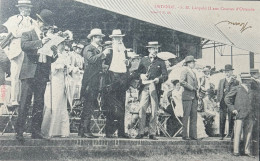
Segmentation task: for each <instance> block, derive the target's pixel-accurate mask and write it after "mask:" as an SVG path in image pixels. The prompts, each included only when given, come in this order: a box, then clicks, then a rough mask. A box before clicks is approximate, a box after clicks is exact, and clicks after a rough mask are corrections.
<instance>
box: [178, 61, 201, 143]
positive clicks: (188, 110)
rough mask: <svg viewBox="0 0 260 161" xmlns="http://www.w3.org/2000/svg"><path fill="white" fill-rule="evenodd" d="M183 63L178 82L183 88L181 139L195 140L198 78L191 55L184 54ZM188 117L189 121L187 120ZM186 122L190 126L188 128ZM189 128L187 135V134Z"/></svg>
mask: <svg viewBox="0 0 260 161" xmlns="http://www.w3.org/2000/svg"><path fill="white" fill-rule="evenodd" d="M184 65H185V66H187V68H185V69H184V70H183V71H182V72H181V77H180V83H181V85H182V86H183V88H184V91H183V93H182V104H183V119H182V122H183V131H182V139H183V140H190V139H192V140H197V108H198V95H197V92H198V80H197V76H196V74H195V72H194V71H193V69H194V67H195V60H194V57H193V56H186V57H185V62H184ZM189 118H190V121H188V120H189ZM188 122H190V126H189V128H190V129H188ZM188 130H189V136H190V137H189V136H188Z"/></svg>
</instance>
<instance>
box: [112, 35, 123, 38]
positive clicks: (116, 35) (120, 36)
mask: <svg viewBox="0 0 260 161" xmlns="http://www.w3.org/2000/svg"><path fill="white" fill-rule="evenodd" d="M123 36H125V35H109V37H110V38H112V37H123Z"/></svg>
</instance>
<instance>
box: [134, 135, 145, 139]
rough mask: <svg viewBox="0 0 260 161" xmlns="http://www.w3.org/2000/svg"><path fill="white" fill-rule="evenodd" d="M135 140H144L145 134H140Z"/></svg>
mask: <svg viewBox="0 0 260 161" xmlns="http://www.w3.org/2000/svg"><path fill="white" fill-rule="evenodd" d="M135 138H136V139H142V138H144V134H138V135H137V136H136V137H135Z"/></svg>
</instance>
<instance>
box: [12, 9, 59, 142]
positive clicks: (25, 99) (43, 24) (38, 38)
mask: <svg viewBox="0 0 260 161" xmlns="http://www.w3.org/2000/svg"><path fill="white" fill-rule="evenodd" d="M53 25H54V21H53V13H52V12H51V11H50V10H47V9H44V10H42V11H41V13H40V14H39V15H38V14H37V22H36V26H35V28H34V29H33V30H30V31H28V32H24V33H23V34H22V37H21V47H22V50H23V51H24V60H23V64H22V68H21V72H20V76H19V78H20V79H21V82H22V85H21V102H20V107H19V111H18V118H17V123H16V132H17V136H16V138H17V139H18V140H19V141H23V140H24V138H23V132H24V130H25V123H26V118H27V115H28V110H29V106H30V105H31V99H32V94H33V95H34V99H33V100H34V103H33V111H32V138H33V139H41V138H42V135H41V124H42V116H43V106H44V92H45V88H46V83H47V82H48V81H49V72H50V64H51V62H52V61H54V58H55V57H56V54H57V47H56V46H53V47H52V50H53V57H49V56H46V55H42V54H39V53H38V49H40V48H42V47H43V46H44V45H45V44H46V43H47V42H48V41H49V40H50V39H49V38H48V37H43V36H44V35H46V32H47V31H48V29H49V28H50V27H51V26H53Z"/></svg>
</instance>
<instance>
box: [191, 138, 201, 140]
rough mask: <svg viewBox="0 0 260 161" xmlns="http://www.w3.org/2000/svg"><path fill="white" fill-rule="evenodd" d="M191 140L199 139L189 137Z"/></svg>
mask: <svg viewBox="0 0 260 161" xmlns="http://www.w3.org/2000/svg"><path fill="white" fill-rule="evenodd" d="M190 139H191V140H199V139H198V138H190Z"/></svg>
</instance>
